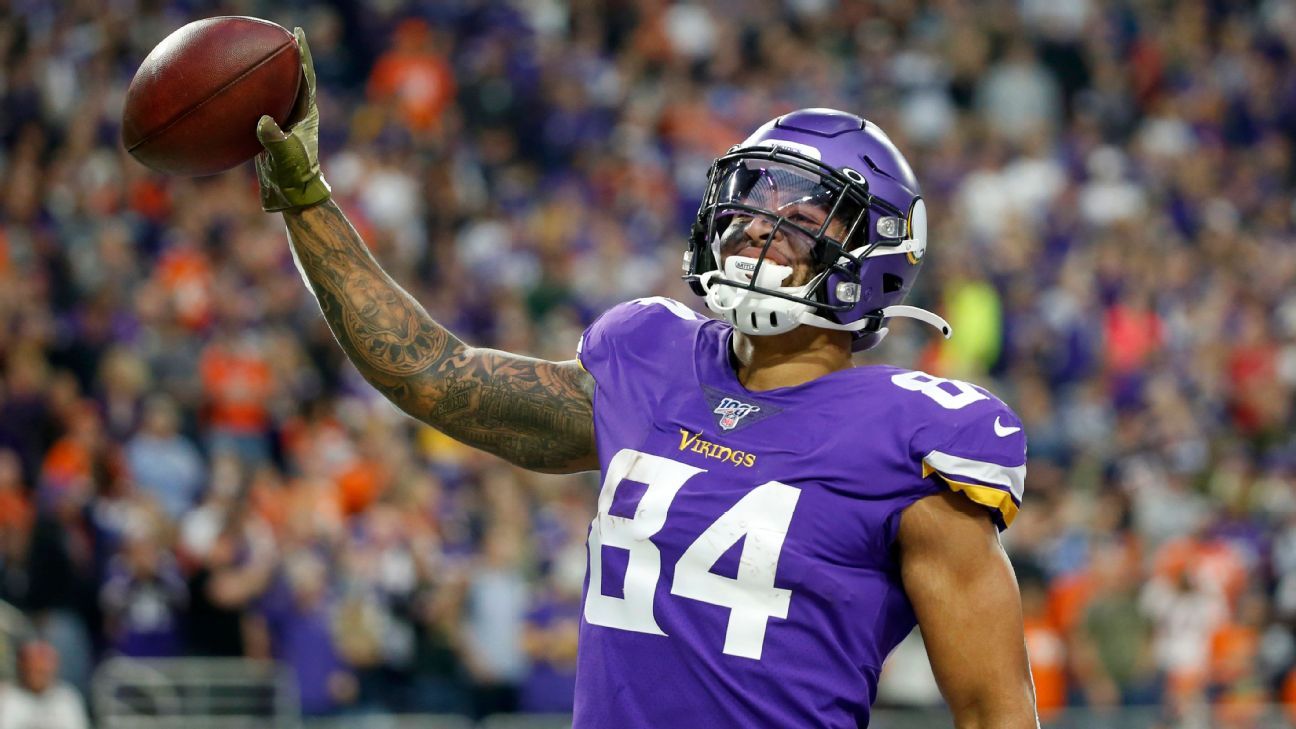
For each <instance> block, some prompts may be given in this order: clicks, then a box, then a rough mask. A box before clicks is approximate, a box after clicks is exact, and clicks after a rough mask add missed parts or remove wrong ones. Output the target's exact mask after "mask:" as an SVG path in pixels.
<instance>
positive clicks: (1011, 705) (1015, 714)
mask: <svg viewBox="0 0 1296 729" xmlns="http://www.w3.org/2000/svg"><path fill="white" fill-rule="evenodd" d="M951 708H952V709H953V710H954V726H955V729H1039V716H1038V715H1037V714H1036V713H1035V702H1034V701H1033V697H1032V696H1031V695H1030V694H1029V693H1027V694H1024V695H1022V696H1018V697H1013V698H1011V699H1007V698H991V697H986V698H983V699H972V700H970V701H968V702H967V703H966V704H964V705H963V706H961V707H951Z"/></svg>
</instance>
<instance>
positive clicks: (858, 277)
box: [684, 109, 950, 352]
mask: <svg viewBox="0 0 1296 729" xmlns="http://www.w3.org/2000/svg"><path fill="white" fill-rule="evenodd" d="M755 225H759V226H761V227H760V229H759V231H758V232H757V233H756V234H753V233H752V231H753V230H755V229H754V228H752V227H751V226H755ZM739 236H742V238H741V240H739ZM776 239H780V240H782V241H785V243H784V245H785V246H786V247H787V248H790V249H797V248H800V249H801V252H802V253H805V254H808V255H809V259H810V260H811V261H812V262H813V266H814V273H813V276H812V277H811V279H810V280H809V281H808V282H806V283H805V284H803V285H799V286H785V285H783V284H784V282H785V281H786V280H787V279H788V277H789V276H791V275H792V272H793V268H792V265H791V262H790V261H788V260H787V258H788V256H787V251H786V250H785V249H776V248H775V247H774V242H775V240H776ZM753 240H754V241H759V242H758V243H755V244H753V243H752V242H750V241H753ZM742 247H745V248H747V249H755V250H753V251H751V253H750V254H749V255H728V256H727V257H723V256H722V255H721V252H722V249H723V250H728V251H730V252H731V253H732V252H733V250H734V249H735V248H742ZM926 249H927V209H926V206H925V204H924V203H923V199H922V191H921V190H920V188H919V187H918V180H917V179H915V177H914V174H913V170H911V169H910V168H909V163H908V162H906V161H905V158H904V156H902V155H901V154H900V152H899V150H897V149H896V147H895V145H894V144H892V143H891V140H890V139H888V138H887V136H886V134H885V133H884V132H883V131H882V130H881V129H880V128H878V126H877V125H876V124H873V123H872V122H869V121H868V120H866V119H863V118H860V117H858V116H855V115H853V114H847V113H845V112H841V111H834V110H832V109H801V110H799V111H794V112H792V113H790V114H786V115H784V116H781V117H779V118H777V119H774V120H772V121H770V122H768V123H767V124H765V125H764V126H762V127H761V128H759V129H757V130H756V131H755V133H753V134H752V135H751V136H750V137H748V138H747V140H746V141H744V142H743V143H742V144H739V145H737V146H735V147H733V148H732V149H730V150H729V151H728V152H727V153H726V154H724V155H722V156H721V157H720V158H718V159H717V160H716V161H715V163H714V164H712V166H711V170H710V172H709V183H708V185H707V191H706V194H705V196H704V197H703V199H702V204H701V206H700V207H699V208H698V214H697V220H696V222H695V223H694V225H693V230H692V234H691V236H690V239H689V245H688V250H687V251H686V252H685V254H684V273H685V280H687V281H688V282H689V284H690V286H691V287H692V289H693V291H694V292H695V293H697V294H698V295H699V296H702V297H704V298H705V299H706V301H707V306H708V307H709V308H711V310H712V311H715V312H716V313H717V314H719V315H721V316H722V317H724V318H725V319H726V320H727V321H729V322H730V323H731V324H733V325H734V326H735V327H736V328H738V329H739V330H740V331H743V332H746V333H748V334H778V333H781V332H785V331H788V330H790V329H792V328H794V327H796V326H799V325H801V324H808V325H811V326H817V327H822V328H827V329H837V330H843V331H849V332H851V333H852V336H853V342H852V349H853V350H854V351H857V352H858V351H862V350H865V349H868V348H870V347H873V346H876V345H877V344H878V343H879V342H880V341H881V340H882V338H883V337H884V336H885V335H886V331H887V330H886V322H887V320H888V319H889V318H890V317H893V316H907V317H912V318H916V319H919V320H922V321H925V322H927V323H929V324H931V325H933V326H935V327H937V328H938V329H940V330H941V331H942V333H943V334H944V335H945V336H946V337H948V336H949V335H950V328H949V325H948V324H947V323H946V322H945V321H944V320H943V319H941V318H940V317H938V316H936V315H935V314H932V313H930V312H927V311H924V310H922V309H917V308H915V307H911V306H903V305H901V302H902V301H903V300H904V298H905V295H906V294H908V293H909V289H910V288H912V286H913V283H914V280H915V279H916V278H917V276H918V269H919V268H921V266H922V260H923V255H924V253H926Z"/></svg>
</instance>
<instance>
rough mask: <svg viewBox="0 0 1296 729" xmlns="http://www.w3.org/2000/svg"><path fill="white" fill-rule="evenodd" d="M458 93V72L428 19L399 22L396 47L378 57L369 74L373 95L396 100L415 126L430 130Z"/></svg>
mask: <svg viewBox="0 0 1296 729" xmlns="http://www.w3.org/2000/svg"><path fill="white" fill-rule="evenodd" d="M454 95H455V79H454V72H453V71H452V70H451V68H450V64H449V63H447V62H446V60H445V57H444V56H442V55H441V53H440V52H439V50H438V49H437V44H436V37H435V35H434V34H433V33H432V30H431V29H430V28H429V27H428V25H427V23H425V22H423V21H422V20H406V21H405V22H403V23H401V24H400V25H399V26H397V28H396V33H395V48H393V49H392V50H390V51H388V52H386V53H384V54H383V55H382V56H381V57H380V58H379V59H378V62H377V63H375V64H374V68H373V73H372V74H371V75H370V76H369V98H370V99H372V100H374V101H377V102H394V103H395V105H396V109H397V110H398V111H399V112H400V114H401V116H402V117H403V118H404V121H405V123H406V124H407V125H408V126H409V127H410V128H411V129H413V130H415V131H427V130H429V129H435V128H437V127H439V126H440V124H441V116H442V114H443V113H444V112H445V109H446V107H447V106H449V105H450V102H451V101H452V100H453V99H454Z"/></svg>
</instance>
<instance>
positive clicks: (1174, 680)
mask: <svg viewBox="0 0 1296 729" xmlns="http://www.w3.org/2000/svg"><path fill="white" fill-rule="evenodd" d="M221 14H229V15H256V16H261V17H265V18H268V19H271V20H274V21H277V22H280V23H281V24H283V25H285V26H288V27H292V26H293V25H301V26H303V27H304V28H305V29H306V33H307V36H308V38H309V39H310V42H311V47H312V50H313V52H314V57H315V63H316V68H317V72H318V76H319V96H320V101H319V103H320V111H321V116H322V119H323V124H322V133H321V146H322V149H323V159H324V169H325V171H326V174H327V176H328V179H329V180H330V182H331V183H332V185H333V188H334V194H335V197H336V199H337V200H338V201H339V202H340V204H341V205H342V206H343V207H344V209H345V210H346V211H347V212H348V214H349V215H350V216H351V219H352V220H353V221H354V222H355V224H356V225H357V227H358V228H359V229H360V231H361V233H362V234H363V235H364V237H365V239H366V241H367V242H368V244H369V245H370V247H371V248H372V249H373V250H374V252H375V254H376V255H377V256H378V257H379V259H380V260H381V261H382V262H383V264H384V265H385V266H386V268H387V269H388V271H390V272H391V273H392V275H393V276H394V277H395V278H396V279H397V280H398V281H400V282H401V283H402V284H403V285H405V286H406V287H407V288H408V289H409V290H410V291H411V292H412V293H413V294H414V295H415V296H416V297H417V298H418V299H419V300H420V301H422V302H424V304H425V305H426V306H427V307H428V309H429V310H430V311H431V312H432V313H433V315H434V316H435V317H437V318H438V319H439V320H440V321H442V322H444V323H446V324H447V325H449V326H450V327H451V328H452V329H453V330H454V331H455V332H457V333H458V334H459V335H460V336H461V337H462V338H463V339H465V340H466V341H468V342H470V343H473V344H480V345H487V346H492V347H496V348H500V349H506V350H512V351H519V352H525V353H529V354H533V355H536V356H540V357H547V358H553V359H569V358H571V357H572V356H573V354H574V349H575V344H576V341H577V338H578V336H579V334H580V331H581V328H582V327H583V326H584V325H585V324H587V323H588V322H589V321H590V320H591V319H592V318H593V317H594V316H596V315H597V314H598V313H600V312H601V311H603V310H604V309H606V308H607V307H609V306H611V305H613V304H615V303H617V302H619V301H623V300H625V299H628V298H632V297H636V296H644V295H666V296H672V297H675V298H678V299H680V300H682V301H685V302H687V303H689V304H690V305H693V306H697V305H698V303H699V302H697V301H696V300H695V299H694V298H693V297H692V295H691V294H690V293H689V292H688V290H687V288H686V287H685V286H684V285H683V284H682V283H681V282H680V281H679V278H678V276H679V270H680V269H679V266H680V256H681V254H682V252H683V238H684V235H685V233H686V231H687V227H688V224H689V223H690V222H691V217H692V215H693V214H694V212H695V210H696V206H697V202H698V199H699V197H700V195H701V192H702V188H703V185H704V183H705V172H706V169H707V166H708V165H709V164H710V161H711V159H712V158H713V157H714V156H715V155H716V154H717V153H720V152H723V151H724V150H725V149H727V148H728V147H729V146H730V145H732V144H734V143H736V142H737V141H739V140H741V139H742V138H743V137H744V136H746V134H747V133H748V132H749V131H751V130H752V129H754V128H755V127H756V126H758V125H759V124H761V123H762V122H764V121H765V120H766V119H768V118H770V117H772V116H773V115H775V114H778V113H781V112H784V111H788V110H791V109H794V108H798V107H805V106H828V107H836V108H841V109H846V110H850V111H853V112H856V113H860V114H862V115H863V116H865V117H867V118H869V119H871V120H873V121H875V122H877V123H879V124H880V125H882V127H883V128H884V129H886V130H888V131H889V132H890V134H891V136H892V138H893V139H894V141H895V142H896V143H897V145H898V146H899V147H900V149H901V150H903V151H904V152H905V154H906V155H907V156H908V158H909V160H910V162H911V163H912V164H913V167H914V168H915V170H916V171H917V174H918V176H919V179H920V180H921V181H922V183H923V185H924V193H925V196H926V198H927V200H928V205H929V209H930V210H931V211H932V225H933V228H932V235H931V240H932V243H931V247H930V254H931V255H930V256H929V257H928V260H927V263H926V271H925V272H924V273H923V275H922V277H921V278H920V280H919V283H918V288H917V289H916V292H915V294H914V297H913V298H914V299H916V300H917V301H916V302H915V303H918V304H921V305H926V306H929V307H931V308H933V309H935V310H936V311H939V312H941V313H942V314H944V315H945V316H946V317H947V318H948V319H949V320H950V322H951V323H952V325H953V327H954V329H955V332H956V336H955V338H954V339H953V340H951V341H949V342H937V341H934V338H933V337H932V336H931V335H930V333H929V332H928V331H926V330H925V329H922V328H920V327H917V326H912V327H910V326H905V325H904V324H903V323H901V324H899V325H897V326H896V327H895V329H896V330H897V331H896V332H894V333H893V335H892V337H891V338H890V339H889V340H888V342H887V343H886V344H885V345H884V346H883V347H881V348H880V349H879V350H878V351H876V352H873V353H870V354H869V356H868V359H867V360H866V361H888V362H894V363H897V364H901V365H906V366H915V367H922V368H924V369H927V370H928V371H931V372H934V373H937V374H940V375H943V376H947V377H958V378H964V379H970V380H974V381H976V382H978V383H979V384H984V385H986V386H988V387H990V388H991V389H993V390H994V391H995V392H996V393H998V394H1000V395H1001V396H1002V397H1003V398H1004V399H1005V400H1006V401H1008V402H1009V403H1010V404H1011V405H1012V406H1013V407H1014V408H1015V409H1016V410H1017V411H1018V412H1019V413H1020V415H1021V417H1022V418H1023V421H1024V423H1025V426H1026V431H1027V433H1028V435H1029V444H1030V459H1031V460H1030V471H1029V477H1028V481H1027V497H1026V503H1025V506H1024V509H1023V512H1022V515H1021V518H1020V519H1018V520H1017V522H1016V523H1015V525H1014V527H1013V528H1012V529H1011V530H1009V531H1008V532H1007V533H1006V534H1005V541H1006V544H1007V547H1008V549H1009V552H1010V554H1011V556H1012V557H1013V559H1014V562H1015V563H1016V565H1017V568H1018V574H1019V577H1020V581H1021V586H1022V593H1023V597H1024V602H1025V606H1026V611H1027V627H1028V643H1029V648H1030V652H1031V656H1032V661H1033V664H1034V670H1035V674H1036V683H1037V688H1038V692H1039V700H1040V707H1041V710H1042V712H1043V713H1044V714H1045V715H1046V716H1048V715H1049V714H1050V713H1053V712H1057V711H1058V710H1060V709H1062V708H1064V707H1068V706H1088V707H1099V708H1105V707H1115V706H1121V705H1136V704H1156V705H1161V706H1163V707H1165V711H1166V712H1167V714H1169V715H1172V716H1174V715H1181V714H1187V713H1190V712H1192V711H1200V710H1202V707H1206V709H1205V710H1206V711H1209V712H1211V713H1212V715H1213V716H1214V719H1215V721H1217V722H1220V724H1221V725H1223V726H1238V727H1243V726H1247V723H1248V722H1249V721H1251V719H1252V718H1253V717H1254V716H1255V712H1256V711H1258V710H1259V707H1261V706H1263V705H1265V704H1268V703H1271V702H1279V701H1280V702H1287V703H1289V704H1292V705H1294V706H1296V672H1293V667H1294V666H1296V632H1294V630H1296V437H1294V436H1293V433H1296V430H1294V429H1293V428H1292V425H1293V423H1294V422H1296V413H1294V412H1293V408H1292V396H1293V388H1296V287H1292V286H1291V285H1290V282H1291V281H1293V280H1296V205H1294V204H1293V198H1294V196H1293V191H1294V190H1296V2H1294V1H1293V0H1263V1H1248V0H1213V1H1206V0H1173V1H1172V0H1126V1H1124V2H1099V1H1098V0H1015V1H1009V0H991V1H989V2H971V1H970V0H934V1H932V2H918V3H901V2H886V1H883V0H875V1H869V2H864V1H858V2H857V1H851V0H842V1H840V2H839V1H837V0H783V2H776V1H775V0H761V1H757V0H726V1H725V2H719V1H718V0H696V1H693V2H685V1H681V2H670V1H668V0H606V1H595V0H526V1H525V2H523V1H522V0H517V1H516V2H505V1H503V0H446V1H442V2H435V3H431V2H429V3H420V2H413V1H411V0H382V1H381V2H380V1H378V0H375V1H374V2H371V3H363V4H360V3H328V4H325V3H320V4H314V3H304V2H293V1H289V2H274V3H271V2H269V1H268V0H264V1H263V0H231V1H230V2H224V3H211V4H208V3H203V2H198V1H197V0H109V1H108V2H102V1H101V0H69V1H68V2H58V3H48V2H44V0H0V142H2V144H0V170H2V171H3V175H0V321H2V325H0V599H2V600H4V601H7V602H8V603H10V604H12V605H14V606H16V607H17V608H19V609H20V610H21V611H23V613H24V614H25V615H26V616H27V617H28V619H29V620H30V622H31V629H30V634H29V635H24V636H19V637H18V638H16V639H15V640H16V643H15V647H14V649H13V651H12V652H11V653H9V654H7V655H12V656H17V657H19V658H21V659H22V660H18V661H17V665H18V668H19V670H18V672H17V674H16V677H15V678H14V679H13V681H12V682H11V683H7V684H4V686H3V687H0V688H2V689H3V690H5V691H9V692H19V693H24V694H25V695H29V696H37V697H38V696H39V695H41V694H43V693H48V691H50V690H53V689H51V688H50V687H51V686H54V687H57V688H60V689H61V690H62V689H66V688H67V687H71V688H73V689H76V690H79V691H81V692H84V691H86V689H87V687H88V685H89V677H90V675H91V672H92V671H93V669H94V667H95V665H97V664H98V663H99V662H101V661H102V660H104V659H106V658H107V657H110V656H117V655H123V656H138V657H159V656H180V655H188V656H249V657H265V658H270V657H273V658H275V659H277V660H279V661H282V662H283V663H284V664H285V665H286V666H288V667H289V668H290V669H291V671H292V673H293V674H294V676H295V678H296V681H297V683H298V686H299V691H300V697H301V704H302V709H303V711H304V712H305V713H307V714H316V715H317V714H331V713H338V712H366V711H379V710H382V711H421V712H462V713H467V714H472V715H477V716H480V715H484V714H487V713H493V712H511V711H531V712H549V711H552V712H562V711H566V710H569V709H570V705H571V691H572V686H573V665H574V653H575V641H576V625H577V620H578V618H579V615H580V590H581V583H582V577H583V570H584V559H585V548H584V538H585V534H586V529H587V527H588V523H589V520H590V518H591V517H592V515H593V510H594V505H595V504H594V502H595V493H596V490H597V487H598V484H597V480H596V478H595V477H594V476H592V475H584V476H576V477H551V476H537V475H534V474H528V473H525V472H522V471H519V470H516V469H513V468H511V467H507V466H505V465H502V464H501V463H500V462H499V461H496V460H494V459H492V458H490V457H488V456H484V455H480V454H477V453H474V452H471V451H469V450H466V449H465V448H463V447H461V446H459V445H458V444H456V443H454V442H452V441H450V440H448V439H446V438H444V437H442V436H440V435H439V434H437V433H435V432H433V431H430V430H428V429H425V428H422V427H420V426H418V425H417V424H415V423H414V422H413V421H410V420H408V419H407V418H405V417H403V416H401V415H399V414H398V413H397V412H396V411H395V410H393V409H392V408H391V407H390V406H388V405H387V404H386V403H385V402H383V401H382V400H381V399H380V398H379V397H378V396H377V395H376V394H375V393H374V392H373V391H372V390H371V389H370V388H369V387H368V386H367V385H365V384H364V382H363V381H362V380H361V379H360V378H359V376H358V375H357V374H356V373H355V372H354V371H353V370H352V369H351V368H350V366H349V365H348V364H347V363H346V362H345V359H344V357H343V355H342V353H341V351H340V350H339V349H338V348H337V346H336V345H335V343H334V342H333V340H332V338H331V335H330V334H329V332H328V330H327V327H326V326H325V324H324V322H323V320H322V318H321V317H320V315H319V312H318V309H317V307H316V304H315V302H314V300H313V299H312V298H311V297H310V296H309V295H308V294H307V292H306V290H305V289H304V287H303V286H302V284H301V281H300V279H299V276H298V273H297V272H296V270H295V269H294V267H293V264H292V260H291V257H290V255H289V253H288V250H287V247H286V245H285V235H284V230H283V226H282V223H281V221H280V220H279V219H278V218H277V217H276V216H270V215H265V214H263V213H261V211H260V209H259V207H258V204H257V195H256V186H255V180H254V178H253V176H252V175H251V173H250V171H249V169H247V166H245V167H244V168H242V169H238V170H235V171H232V172H229V173H226V174H222V175H219V176H215V177H211V178H203V179H176V178H168V177H164V176H160V175H158V174H156V173H153V172H151V171H149V170H148V169H146V168H144V167H142V166H141V165H139V164H138V163H137V162H135V161H134V160H133V159H132V158H130V157H129V156H128V155H127V154H126V153H125V152H124V151H123V150H122V149H121V145H120V142H119V134H120V113H121V108H122V100H123V96H124V93H125V89H126V87H127V85H128V83H129V81H130V79H131V76H132V74H133V72H134V70H135V68H136V67H137V66H138V65H139V62H140V61H141V60H142V59H143V57H144V56H145V55H146V54H147V53H148V51H149V50H150V49H151V48H152V46H153V45H154V44H156V43H157V42H158V41H159V40H160V39H161V38H163V37H164V36H165V35H167V34H168V33H170V32H171V31H172V30H174V29H175V28H177V27H179V26H180V25H182V24H184V23H185V22H188V21H190V20H193V19H196V18H201V17H208V16H212V15H221ZM875 425H876V424H873V423H870V422H869V420H868V416H867V414H866V413H861V418H860V423H859V427H860V429H861V433H862V436H861V437H867V432H868V429H869V428H871V427H875ZM967 609H968V611H969V614H970V615H974V614H975V611H976V609H977V608H976V606H974V605H969V606H968V608H967ZM906 665H909V664H906ZM33 666H34V667H33ZM55 670H56V671H57V674H58V676H59V677H61V678H60V679H58V680H57V681H54V680H53V679H52V678H51V674H52V672H53V671H55ZM900 670H911V669H900V668H896V669H895V670H892V671H891V675H889V676H888V678H887V680H888V681H889V682H892V683H893V684H896V685H902V684H904V682H905V679H906V677H905V676H896V675H894V674H895V673H896V672H897V671H900ZM900 693H903V692H897V693H895V694H893V695H900ZM929 693H930V692H929ZM884 695H886V694H885V693H884ZM908 695H909V696H910V699H912V700H934V699H935V697H934V696H931V695H927V694H922V692H918V693H917V694H915V693H914V692H910V693H909V694H908ZM915 696H916V697H917V698H916V699H915V698H914V697H915ZM71 698H72V699H75V693H72V694H71Z"/></svg>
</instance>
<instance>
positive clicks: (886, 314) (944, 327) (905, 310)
mask: <svg viewBox="0 0 1296 729" xmlns="http://www.w3.org/2000/svg"><path fill="white" fill-rule="evenodd" d="M897 316H899V317H904V318H906V319H917V320H918V321H920V322H923V323H924V324H930V325H932V326H933V327H935V328H937V329H939V330H940V333H941V334H942V335H944V337H945V338H946V339H949V338H950V337H952V336H953V335H954V330H953V329H951V328H950V325H949V322H947V321H945V320H944V319H943V318H941V316H940V315H939V314H933V313H932V312H930V311H927V310H926V309H919V308H918V307H916V306H906V305H904V304H896V305H895V306H888V307H886V308H885V309H883V310H882V318H883V319H884V320H885V319H890V318H892V317H897ZM801 322H802V323H803V324H809V325H810V326H815V327H820V328H822V329H835V330H837V331H839V332H858V331H862V330H864V329H866V328H867V327H868V325H869V323H870V320H869V319H860V320H859V321H853V322H851V323H849V324H839V323H837V322H835V321H831V320H829V319H825V318H823V317H822V316H819V315H817V314H802V315H801ZM886 331H887V329H886V327H882V328H880V329H878V331H877V333H878V334H880V335H882V336H886ZM879 339H880V337H879Z"/></svg>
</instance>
